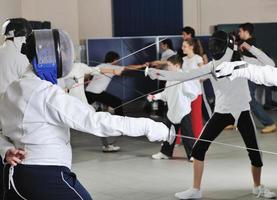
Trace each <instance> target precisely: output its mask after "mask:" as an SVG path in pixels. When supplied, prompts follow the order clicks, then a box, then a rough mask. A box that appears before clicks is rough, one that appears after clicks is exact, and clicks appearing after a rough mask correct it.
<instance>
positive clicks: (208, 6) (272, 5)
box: [183, 0, 277, 35]
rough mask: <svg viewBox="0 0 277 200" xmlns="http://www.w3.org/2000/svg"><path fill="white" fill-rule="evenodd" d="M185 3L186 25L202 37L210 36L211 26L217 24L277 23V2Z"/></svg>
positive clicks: (215, 0) (220, 0)
mask: <svg viewBox="0 0 277 200" xmlns="http://www.w3.org/2000/svg"><path fill="white" fill-rule="evenodd" d="M183 2H184V25H192V26H193V27H195V29H196V32H197V33H198V34H201V35H206V34H210V33H211V30H212V29H211V26H214V25H217V24H228V23H229V24H232V23H244V22H252V23H255V22H277V1H276V0H243V1H242V0H232V1H230V0H183ZM191 12H193V13H192V14H191ZM195 15H197V16H195ZM196 19H198V20H196Z"/></svg>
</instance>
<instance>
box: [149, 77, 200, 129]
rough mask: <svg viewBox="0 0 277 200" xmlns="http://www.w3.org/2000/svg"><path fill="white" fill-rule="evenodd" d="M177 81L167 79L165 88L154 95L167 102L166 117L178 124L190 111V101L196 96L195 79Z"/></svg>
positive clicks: (155, 97) (156, 98)
mask: <svg viewBox="0 0 277 200" xmlns="http://www.w3.org/2000/svg"><path fill="white" fill-rule="evenodd" d="M178 83H179V81H167V82H166V87H167V88H166V89H165V90H164V91H163V92H160V93H158V94H155V95H154V99H155V100H158V99H160V100H163V101H165V102H167V106H168V111H167V117H168V119H169V120H170V121H171V122H172V123H174V124H180V123H181V120H182V119H183V117H184V116H186V115H187V114H189V113H190V112H191V102H192V101H194V100H195V99H196V97H197V96H198V94H197V92H198V88H197V85H196V84H195V81H187V82H184V83H181V84H178ZM174 84H177V85H174ZM172 85H174V86H172ZM170 86H171V87H170Z"/></svg>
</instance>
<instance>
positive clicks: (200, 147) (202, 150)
mask: <svg viewBox="0 0 277 200" xmlns="http://www.w3.org/2000/svg"><path fill="white" fill-rule="evenodd" d="M208 148H209V144H206V143H205V142H196V143H195V145H194V146H193V149H192V153H191V157H193V158H195V159H197V160H200V161H204V160H205V156H206V152H207V151H208Z"/></svg>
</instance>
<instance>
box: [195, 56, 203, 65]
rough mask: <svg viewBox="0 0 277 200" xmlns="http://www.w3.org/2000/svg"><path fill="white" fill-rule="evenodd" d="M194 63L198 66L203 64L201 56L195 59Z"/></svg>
mask: <svg viewBox="0 0 277 200" xmlns="http://www.w3.org/2000/svg"><path fill="white" fill-rule="evenodd" d="M196 63H197V65H198V64H203V63H204V60H203V58H202V57H201V56H197V58H196Z"/></svg>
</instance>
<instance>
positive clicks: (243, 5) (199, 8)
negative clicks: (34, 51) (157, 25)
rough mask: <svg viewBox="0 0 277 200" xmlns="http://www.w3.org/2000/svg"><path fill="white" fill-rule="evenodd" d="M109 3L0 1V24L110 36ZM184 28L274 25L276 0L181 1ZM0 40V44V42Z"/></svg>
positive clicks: (201, 32) (107, 0) (79, 35)
mask: <svg viewBox="0 0 277 200" xmlns="http://www.w3.org/2000/svg"><path fill="white" fill-rule="evenodd" d="M111 2H112V0H0V23H1V24H2V23H3V21H4V20H5V19H6V18H9V17H25V18H27V19H29V20H49V21H51V22H52V26H53V28H63V29H65V30H67V31H68V32H69V34H70V35H71V36H72V38H73V40H74V43H75V44H78V43H79V40H80V39H85V38H91V37H111V36H112V3H111ZM183 10H184V12H183V13H184V15H183V21H184V26H192V27H194V28H195V29H196V33H197V34H198V35H206V34H210V33H211V27H212V26H214V25H217V24H222V23H225V24H226V23H244V22H247V21H249V22H276V21H277V1H276V0H243V1H242V0H232V1H230V0H183ZM2 40H3V39H2V37H0V41H2Z"/></svg>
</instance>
